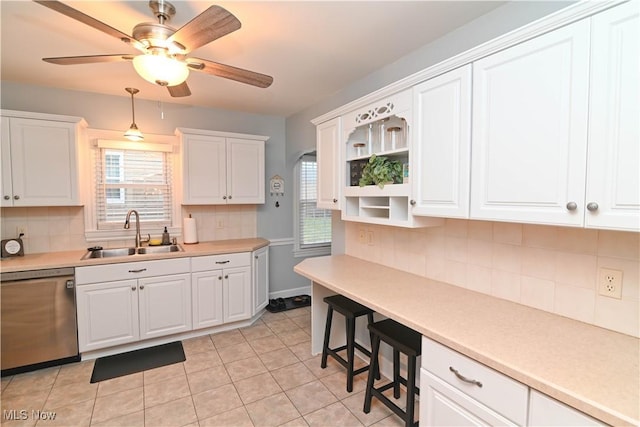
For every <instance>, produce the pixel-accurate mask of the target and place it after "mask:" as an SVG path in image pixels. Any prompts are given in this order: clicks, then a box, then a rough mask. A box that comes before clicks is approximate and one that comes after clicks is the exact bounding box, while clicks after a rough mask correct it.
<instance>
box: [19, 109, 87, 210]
mask: <svg viewBox="0 0 640 427" xmlns="http://www.w3.org/2000/svg"><path fill="white" fill-rule="evenodd" d="M9 132H10V141H11V164H12V168H11V175H12V184H13V196H12V197H13V206H70V205H77V204H78V174H77V164H76V125H75V124H74V123H66V122H55V121H48V120H36V119H24V118H10V119H9Z"/></svg>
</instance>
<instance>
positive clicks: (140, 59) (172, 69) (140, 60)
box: [133, 54, 189, 86]
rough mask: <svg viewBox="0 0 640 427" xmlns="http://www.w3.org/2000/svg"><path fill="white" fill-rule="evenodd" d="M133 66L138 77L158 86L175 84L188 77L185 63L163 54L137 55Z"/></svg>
mask: <svg viewBox="0 0 640 427" xmlns="http://www.w3.org/2000/svg"><path fill="white" fill-rule="evenodd" d="M133 67H134V68H135V70H136V71H137V72H138V74H139V75H140V77H142V78H143V79H145V80H146V81H148V82H151V83H153V84H157V85H159V86H177V85H179V84H182V83H184V81H185V80H187V77H189V68H188V67H187V64H185V63H184V62H181V61H178V60H176V59H173V58H169V57H167V56H164V55H153V54H148V55H138V56H136V57H135V58H133Z"/></svg>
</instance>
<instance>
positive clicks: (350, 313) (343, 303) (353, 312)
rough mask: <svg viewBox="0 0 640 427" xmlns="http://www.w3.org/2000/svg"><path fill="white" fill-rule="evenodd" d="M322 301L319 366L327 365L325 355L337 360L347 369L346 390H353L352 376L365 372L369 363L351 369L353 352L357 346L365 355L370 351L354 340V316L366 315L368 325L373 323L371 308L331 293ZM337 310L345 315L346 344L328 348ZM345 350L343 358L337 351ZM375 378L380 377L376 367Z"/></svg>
mask: <svg viewBox="0 0 640 427" xmlns="http://www.w3.org/2000/svg"><path fill="white" fill-rule="evenodd" d="M324 302H326V303H327V305H328V308H327V323H326V326H325V328H324V345H323V346H322V362H321V364H320V367H321V368H322V369H324V368H326V367H327V357H328V356H331V357H333V358H334V359H336V360H337V361H338V363H340V364H341V365H342V366H344V367H345V368H346V369H347V391H348V392H349V393H351V392H352V391H353V377H354V376H356V375H358V374H361V373H363V372H367V371H368V370H369V365H367V366H364V367H362V368H359V369H355V370H354V369H353V362H354V353H355V349H356V348H357V349H358V350H360V351H361V352H362V353H364V354H365V355H366V356H368V357H369V358H371V352H370V351H369V350H367V349H366V348H364V347H363V346H362V345H360V344H359V343H357V342H356V340H355V335H356V318H358V317H360V316H364V315H366V316H367V321H368V326H370V325H371V324H372V323H373V310H371V309H370V308H369V307H365V306H364V305H362V304H359V303H357V302H355V301H353V300H351V299H349V298H347V297H345V296H343V295H333V296H330V297H326V298H324ZM334 310H335V311H337V312H338V313H340V314H342V315H343V316H344V317H345V321H346V335H347V344H346V345H343V346H341V347H336V348H329V339H330V336H331V321H332V319H333V312H334ZM345 349H346V350H347V359H346V360H345V359H344V358H343V357H342V356H340V355H339V354H338V352H339V351H342V350H345ZM375 375H376V378H380V369H379V368H376V371H375Z"/></svg>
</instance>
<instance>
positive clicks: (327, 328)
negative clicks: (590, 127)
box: [320, 306, 333, 369]
mask: <svg viewBox="0 0 640 427" xmlns="http://www.w3.org/2000/svg"><path fill="white" fill-rule="evenodd" d="M332 319H333V307H331V306H328V307H327V324H326V326H325V328H324V346H323V347H322V361H321V363H320V367H321V368H322V369H324V368H326V367H327V356H328V353H327V349H328V348H329V337H330V336H331V320H332Z"/></svg>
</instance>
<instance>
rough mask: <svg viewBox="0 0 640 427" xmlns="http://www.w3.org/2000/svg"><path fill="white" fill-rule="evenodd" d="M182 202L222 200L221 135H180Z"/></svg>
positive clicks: (223, 157) (223, 162) (223, 146)
mask: <svg viewBox="0 0 640 427" xmlns="http://www.w3.org/2000/svg"><path fill="white" fill-rule="evenodd" d="M183 149H184V160H183V165H184V166H183V167H184V184H183V186H184V201H183V203H184V204H192V205H197V204H224V203H226V197H227V160H226V158H227V157H226V142H225V139H224V138H221V137H215V136H207V135H184V137H183Z"/></svg>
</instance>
